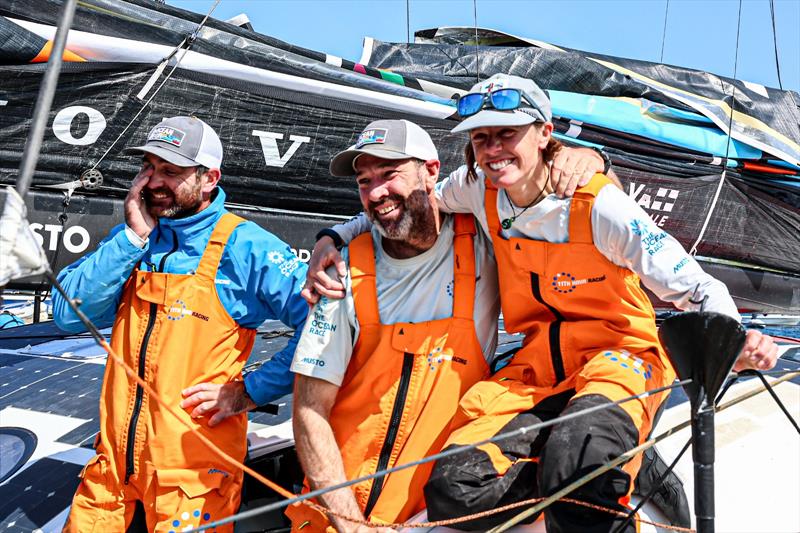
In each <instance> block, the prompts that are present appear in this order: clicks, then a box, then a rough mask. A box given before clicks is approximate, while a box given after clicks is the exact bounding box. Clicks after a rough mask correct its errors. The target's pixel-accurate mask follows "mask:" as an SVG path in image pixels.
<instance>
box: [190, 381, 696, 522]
mask: <svg viewBox="0 0 800 533" xmlns="http://www.w3.org/2000/svg"><path fill="white" fill-rule="evenodd" d="M691 381H692V380H691V379H685V380H682V381H676V382H675V383H672V384H670V385H665V386H663V387H657V388H655V389H650V390H646V391H644V392H641V393H639V394H634V395H632V396H628V397H626V398H622V399H620V400H616V401H614V402H609V403H604V404H601V405H595V406H593V407H588V408H586V409H582V410H580V411H575V412H574V413H569V414H566V415H563V416H559V417H556V418H553V419H550V420H545V421H543V422H539V423H537V424H532V425H530V426H525V427H521V428H517V429H515V430H512V431H507V432H505V433H498V434H497V435H494V436H492V437H490V438H488V439H484V440H481V441H478V442H473V443H471V444H464V445H459V446H453V447H450V448H447V449H446V450H444V451H441V452H439V453H436V454H433V455H429V456H427V457H423V458H421V459H417V460H415V461H410V462H408V463H403V464H401V465H396V466H393V467H391V468H387V469H385V470H380V471H377V472H375V473H372V474H368V475H365V476H361V477H359V478H355V479H351V480H348V481H344V482H342V483H337V484H336V485H331V486H329V487H325V488H321V489H317V490H313V491H310V492H307V493H305V494H301V495H298V496H296V497H294V498H292V499H290V500H285V501H280V502H276V503H272V504H269V505H265V506H263V507H257V508H255V509H250V510H248V511H244V512H242V513H239V514H237V515H233V516H229V517H227V518H222V519H220V520H218V521H216V522H210V523H208V524H203V525H202V527H201V528H197V529H195V530H194V531H201V530H204V529H209V528H214V527H219V526H221V525H223V524H227V523H230V522H233V521H235V520H241V519H244V518H251V517H253V516H258V515H260V514H263V513H267V512H269V511H273V510H275V509H280V508H282V507H286V506H288V505H291V504H293V503H298V502H302V501H304V500H308V499H311V498H316V497H317V496H320V495H322V494H325V493H328V492H331V491H334V490H339V489H343V488H347V487H350V486H352V485H356V484H358V483H362V482H364V481H369V480H372V479H375V478H378V477H385V476H387V475H389V474H392V473H394V472H398V471H400V470H406V469H408V468H411V467H414V466H419V465H422V464H425V463H430V462H432V461H437V460H439V459H443V458H445V457H450V456H451V455H458V454H461V453H464V452H467V451H470V450H473V449H475V448H478V447H480V446H485V445H487V444H492V443H495V442H500V441H502V440H505V439H508V438H511V437H516V436H518V435H524V434H526V433H529V432H531V431H538V430H540V429H543V428H546V427H550V426H554V425H556V424H559V423H561V422H564V421H566V420H572V419H573V418H579V417H581V416H585V415H588V414H591V413H594V412H598V411H604V410H606V409H609V408H611V407H614V406H618V405H622V404H624V403H627V402H631V401H634V400H640V399H643V398H647V397H650V396H653V395H655V394H660V393H662V392H665V391H668V390H672V389H675V388H678V387H682V386H683V385H686V384H688V383H690V382H691ZM640 451H641V450H640ZM326 512H328V513H331V514H335V515H336V516H339V515H338V514H336V513H332V512H331V511H330V510H327V511H326ZM344 518H347V517H344ZM348 520H350V521H351V522H354V520H352V519H350V518H348ZM371 525H372V526H373V527H377V526H378V525H380V524H371ZM383 525H386V524H383Z"/></svg>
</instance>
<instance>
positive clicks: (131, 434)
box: [125, 230, 178, 485]
mask: <svg viewBox="0 0 800 533" xmlns="http://www.w3.org/2000/svg"><path fill="white" fill-rule="evenodd" d="M172 236H173V238H174V242H173V245H172V249H170V251H169V252H167V253H166V254H164V256H163V257H162V258H161V261H160V262H159V265H158V271H159V272H163V271H164V265H165V264H166V261H167V256H169V255H172V254H173V253H175V252H176V251H177V250H178V236H177V234H176V233H175V230H172ZM148 264H149V265H150V266H151V268H152V267H154V266H155V265H154V264H153V263H148ZM153 270H155V269H153ZM157 314H158V305H157V304H155V303H151V304H150V314H149V316H148V317H147V328H145V330H144V337H143V338H142V346H141V348H139V369H138V373H139V377H140V378H141V379H144V374H145V368H146V366H147V365H146V363H147V345H148V344H149V342H150V334H151V333H152V332H153V327H154V326H155V324H156V316H157ZM143 397H144V389H143V388H142V387H141V386H140V385H138V384H137V385H136V400H135V401H134V403H133V412H132V413H131V421H130V423H129V424H128V442H127V446H126V447H125V484H126V485H127V483H128V480H129V479H130V477H131V476H132V475H133V473H134V463H135V461H134V448H135V445H136V425H137V423H138V422H139V413H140V412H141V410H142V399H143Z"/></svg>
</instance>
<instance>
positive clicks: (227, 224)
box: [196, 213, 245, 282]
mask: <svg viewBox="0 0 800 533" xmlns="http://www.w3.org/2000/svg"><path fill="white" fill-rule="evenodd" d="M242 222H245V219H243V218H242V217H240V216H237V215H234V214H233V213H225V214H223V215H222V216H221V217H220V219H219V220H218V221H217V225H216V226H214V231H212V232H211V238H210V239H208V244H206V249H205V251H204V252H203V257H201V258H200V264H199V265H197V274H196V275H197V277H198V278H201V279H207V280H211V281H212V282H213V281H214V280H215V279H216V277H217V268H219V260H220V259H221V258H222V252H223V251H224V250H225V245H226V244H228V239H229V238H230V236H231V233H233V230H234V229H236V226H238V225H239V224H241V223H242Z"/></svg>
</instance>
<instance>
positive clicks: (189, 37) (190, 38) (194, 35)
mask: <svg viewBox="0 0 800 533" xmlns="http://www.w3.org/2000/svg"><path fill="white" fill-rule="evenodd" d="M220 1H221V0H215V2H214V4H213V5H212V6H211V9H209V11H208V13H206V16H205V17H203V20H202V21H201V22H200V24H199V25H198V26H197V28H195V29H194V31H193V32H192V33H191V34H190V35H187V36H186V37H184V38H183V40H182V41H181V42H180V44H178V46H176V47H175V48H174V49H173V50H172V52H170V54H169V55H168V56H167V57H165V58H164V59H163V60H162V61H161V64H160V65H159V66H158V67H156V70H155V72H154V75H153V76H151V80H152V81H155V79H156V78H157V76H158V75H160V74H161V72H163V69H164V67H165V66H166V65H167V62H168V61H169V60H170V59H172V58H173V57H175V56H176V55H177V54H178V52H179V51H181V50H182V51H183V53H182V54H180V56H178V57H176V59H175V64H174V65H173V66H172V69H171V70H170V71H169V73H168V74H167V77H166V78H164V80H163V81H162V82H161V84H159V86H158V88H156V90H155V92H153V94H152V95H151V96H150V98H148V99H147V101H145V102H144V103H143V104H142V107H141V108H140V109H139V111H138V112H137V113H136V115H134V116H133V118H132V119H130V120H129V121H128V124H127V125H126V126H125V128H124V129H123V130H122V131H121V132H120V134H119V135H117V138H116V139H114V142H112V143H111V145H109V147H108V149H107V150H106V151H105V152H104V153H103V155H102V156H100V159H98V160H97V162H96V163H95V164H94V165H92V168H91V170H94V169H96V168H97V166H98V165H99V164H100V163H101V162H102V161H103V159H105V158H106V156H107V155H108V154H109V153H110V152H111V149H112V148H114V146H115V145H116V144H117V143H118V142H119V140H120V139H121V138H122V136H123V135H125V133H126V132H127V131H128V130H129V129H130V127H131V126H132V125H133V123H134V122H136V119H137V118H139V115H141V114H142V112H144V110H145V109H146V108H147V106H148V105H150V102H152V101H153V98H155V97H156V95H157V94H158V92H159V91H160V90H161V88H162V87H164V84H165V83H167V81H168V80H169V79H170V78H171V77H172V74H173V73H174V72H175V69H177V68H178V65H180V64H181V61H182V60H183V58H184V56H185V55H186V53H187V52H188V51H189V48H191V47H192V45H193V44H194V41H195V39H197V36H198V35H199V33H200V30H201V29H203V27H204V26H205V24H206V22H207V21H208V19H209V17H210V16H211V14H212V13H214V10H215V9H217V6H218V5H219V3H220ZM184 46H185V48H184ZM150 83H151V82H148V83H147V84H145V86H146V87H147V85H149V84H150ZM145 92H146V91H145V90H142V91H140V93H139V94H140V95H141V94H142V93H145Z"/></svg>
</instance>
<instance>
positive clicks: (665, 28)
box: [658, 0, 669, 63]
mask: <svg viewBox="0 0 800 533" xmlns="http://www.w3.org/2000/svg"><path fill="white" fill-rule="evenodd" d="M668 15H669V0H667V5H666V7H665V8H664V32H663V33H662V34H661V58H660V59H659V60H658V62H659V63H663V62H664V42H665V41H666V40H667V16H668Z"/></svg>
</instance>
